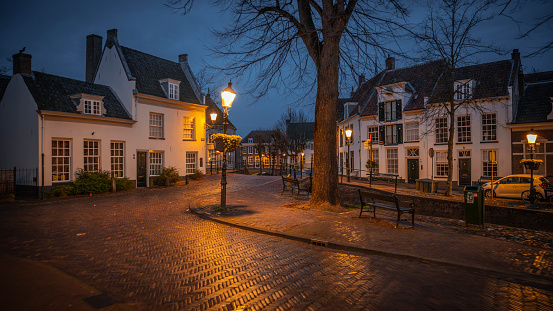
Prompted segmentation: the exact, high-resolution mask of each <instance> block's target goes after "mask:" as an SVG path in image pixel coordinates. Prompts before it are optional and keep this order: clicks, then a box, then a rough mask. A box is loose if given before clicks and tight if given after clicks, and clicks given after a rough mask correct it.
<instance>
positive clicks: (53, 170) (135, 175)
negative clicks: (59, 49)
mask: <svg viewBox="0 0 553 311" xmlns="http://www.w3.org/2000/svg"><path fill="white" fill-rule="evenodd" d="M86 50H87V56H86V80H87V81H79V80H74V79H68V78H63V77H59V76H54V75H49V74H45V73H41V72H37V71H32V69H31V55H28V54H24V53H19V54H16V55H14V70H13V75H12V76H11V77H5V76H2V77H0V82H1V83H0V86H2V89H3V95H2V96H1V97H0V98H1V99H0V127H1V128H2V129H3V131H2V133H1V134H0V141H1V142H2V148H3V149H4V150H6V152H4V153H2V155H1V156H0V163H1V166H2V167H4V168H11V167H14V166H16V167H20V168H39V170H38V171H39V176H38V185H39V186H46V187H51V186H57V185H60V184H63V183H66V182H72V181H74V180H75V178H76V174H75V173H76V172H77V171H78V170H79V169H82V170H85V171H100V170H103V171H110V172H111V175H112V176H113V177H116V178H117V177H128V178H130V179H131V180H136V183H137V186H139V187H141V186H144V187H145V186H150V184H151V182H152V178H153V177H155V176H157V175H159V174H160V172H161V170H162V168H163V167H171V166H172V167H176V168H177V170H178V171H179V174H180V175H182V176H184V175H187V174H191V173H194V172H195V171H197V170H199V171H201V172H203V173H205V172H206V166H207V164H206V163H207V162H208V157H209V154H208V144H207V137H206V128H207V127H206V108H207V105H206V104H205V97H204V96H203V95H202V94H201V92H200V90H199V88H198V86H197V84H196V82H195V79H194V76H193V74H192V72H191V70H190V67H189V65H188V60H187V55H186V54H183V55H179V62H173V61H169V60H165V59H161V58H158V57H155V56H152V55H149V54H146V53H143V52H139V51H136V50H133V49H130V48H127V47H124V46H121V45H120V44H119V42H118V39H117V30H116V29H113V30H109V31H108V35H107V40H106V42H105V45H103V44H102V38H101V37H100V36H97V35H89V36H88V37H87V47H86ZM234 130H235V129H234ZM8 146H9V148H8Z"/></svg>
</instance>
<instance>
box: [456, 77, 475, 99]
mask: <svg viewBox="0 0 553 311" xmlns="http://www.w3.org/2000/svg"><path fill="white" fill-rule="evenodd" d="M472 86H473V81H472V80H462V81H457V82H455V100H466V99H471V98H472V91H473V90H472V89H473V87H472Z"/></svg>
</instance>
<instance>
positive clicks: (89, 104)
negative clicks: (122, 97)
mask: <svg viewBox="0 0 553 311" xmlns="http://www.w3.org/2000/svg"><path fill="white" fill-rule="evenodd" d="M100 105H101V104H100V102H99V101H96V100H85V101H84V113H85V114H92V115H97V116H99V115H100V114H101V111H102V110H101V109H100Z"/></svg>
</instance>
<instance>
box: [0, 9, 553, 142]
mask: <svg viewBox="0 0 553 311" xmlns="http://www.w3.org/2000/svg"><path fill="white" fill-rule="evenodd" d="M546 2H547V1H546ZM552 11H553V3H544V4H543V5H541V6H539V7H538V6H536V9H529V10H528V11H527V12H525V13H524V18H525V19H526V20H528V21H529V22H531V21H533V20H534V19H535V18H536V17H539V16H541V15H540V14H546V13H548V12H549V13H550V12H552ZM415 17H416V16H415ZM230 21H231V16H228V14H227V15H225V14H223V13H221V12H220V11H219V8H217V7H213V6H211V5H209V4H208V1H196V3H195V7H194V8H193V11H192V13H191V14H189V15H187V16H182V15H180V14H175V13H173V12H172V11H171V10H170V9H169V8H167V7H165V6H164V5H163V1H162V0H160V1H151V0H150V1H149V0H132V1H131V0H123V1H119V0H117V1H114V0H111V1H107V0H97V1H84V0H80V1H79V0H75V1H59V0H54V1H35V0H28V1H2V3H1V4H0V29H1V42H2V44H1V45H0V66H6V67H8V68H10V69H11V64H10V63H8V61H7V60H6V59H7V58H11V56H12V55H13V54H15V53H17V52H18V51H19V50H20V49H21V48H23V47H26V50H25V52H26V53H29V54H31V55H32V56H33V59H32V62H33V70H39V71H44V72H47V73H50V74H55V75H60V76H64V77H69V78H74V79H80V80H84V76H85V42H86V36H87V35H89V34H98V35H100V36H102V37H103V38H104V40H105V38H106V31H107V30H108V29H112V28H117V29H118V30H119V32H118V38H119V42H120V43H121V45H123V46H127V47H129V48H133V49H136V50H139V51H142V52H145V53H149V54H152V55H155V56H158V57H162V58H165V59H169V60H173V61H177V60H178V55H179V54H184V53H187V54H189V62H190V65H191V67H192V70H193V71H195V72H197V71H198V70H200V69H201V68H202V67H204V64H205V63H209V64H214V65H217V64H221V60H220V59H218V58H217V57H215V56H212V55H210V53H209V51H208V50H207V49H206V48H205V47H204V44H205V43H209V42H212V41H213V39H212V37H211V34H210V31H209V27H215V28H217V27H220V26H224V25H225V24H226V23H229V22H230ZM552 33H553V29H552V28H551V24H549V25H546V27H544V29H542V30H541V31H540V32H538V33H536V34H534V35H533V36H532V37H531V38H530V39H529V40H524V41H523V40H515V39H514V38H515V37H516V35H517V34H518V29H517V27H516V26H515V25H514V24H513V23H512V22H510V21H509V20H508V19H506V18H500V19H496V20H495V21H494V22H492V23H488V24H486V25H485V27H483V28H482V30H481V33H480V36H481V37H483V39H493V41H494V42H495V43H496V44H498V45H500V46H502V47H504V48H505V49H508V50H512V49H513V48H519V49H520V51H521V53H522V56H523V57H524V55H525V54H528V53H529V52H531V51H532V49H533V48H535V47H537V46H539V44H540V43H543V40H544V39H550V38H548V37H550V36H551V34H552ZM552 56H553V53H549V54H546V55H543V56H540V57H536V58H530V59H525V58H523V65H524V68H525V71H526V72H528V71H531V69H532V68H535V69H537V70H539V71H545V70H553V61H552V60H553V57H552ZM508 57H510V56H509V55H505V56H497V55H489V56H483V57H481V58H480V59H479V61H480V62H486V61H495V60H501V59H505V58H508ZM405 65H409V64H407V63H404V62H402V60H401V59H398V60H397V63H396V67H401V66H405ZM10 73H11V71H10V72H9V73H8V74H10ZM218 79H219V80H221V81H228V80H229V79H232V80H233V81H240V79H239V77H219V78H218ZM237 79H238V80H237ZM351 84H353V81H352V83H351ZM225 86H226V85H224V83H223V85H220V86H219V90H220V89H222V88H224V87H225ZM233 87H234V88H235V90H236V91H237V92H238V93H239V95H238V97H237V98H236V101H235V103H234V104H233V108H232V110H231V111H230V118H231V120H232V121H233V123H234V124H235V125H236V126H237V128H238V134H240V135H242V136H244V135H246V134H247V133H248V132H250V131H252V130H255V129H266V128H270V127H271V126H272V125H273V124H274V123H275V121H276V120H277V119H278V118H279V117H280V115H281V112H282V111H284V110H285V109H286V107H287V104H288V103H290V102H293V101H294V100H295V98H285V97H282V96H279V95H277V94H271V96H268V97H266V98H264V99H262V100H260V101H258V102H257V103H255V104H254V105H251V103H252V102H253V100H252V98H251V97H250V96H248V95H247V94H243V93H241V91H242V92H245V89H246V88H245V87H241V86H240V85H239V83H238V82H237V83H234V85H233ZM219 90H217V91H219ZM285 93H286V92H285ZM344 95H345V94H344Z"/></svg>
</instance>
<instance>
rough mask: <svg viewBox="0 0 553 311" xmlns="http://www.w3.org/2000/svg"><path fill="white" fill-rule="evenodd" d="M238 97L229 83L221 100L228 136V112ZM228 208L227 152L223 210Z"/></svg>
mask: <svg viewBox="0 0 553 311" xmlns="http://www.w3.org/2000/svg"><path fill="white" fill-rule="evenodd" d="M234 97H236V92H235V91H234V90H233V89H232V83H231V82H229V83H228V86H227V88H225V89H224V90H223V91H222V92H221V98H222V99H223V100H222V101H223V109H224V111H225V112H224V114H223V134H225V135H227V125H228V110H229V109H230V108H231V107H232V102H233V101H234ZM223 145H224V147H225V149H226V145H225V143H224V142H223ZM226 207H227V152H226V150H224V151H223V170H222V176H221V208H223V209H224V208H226Z"/></svg>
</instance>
